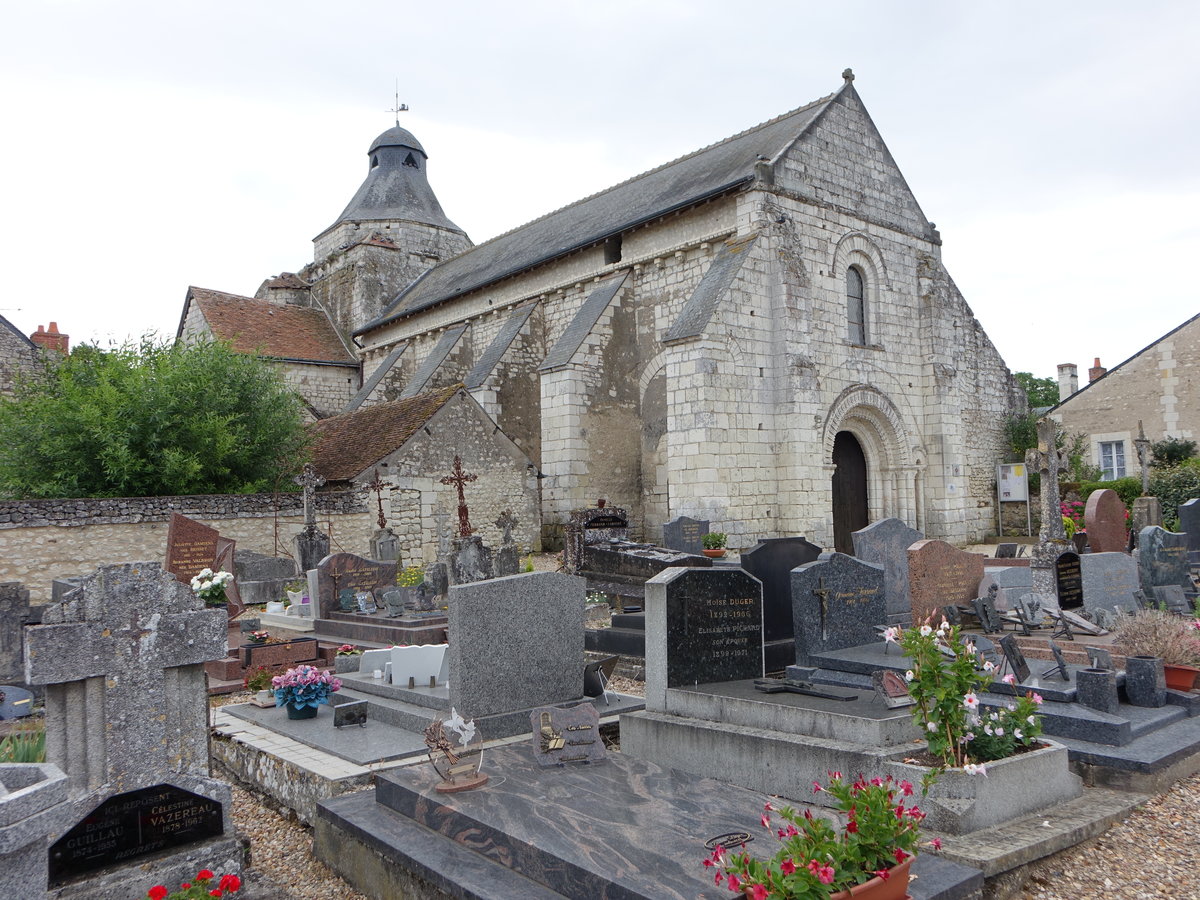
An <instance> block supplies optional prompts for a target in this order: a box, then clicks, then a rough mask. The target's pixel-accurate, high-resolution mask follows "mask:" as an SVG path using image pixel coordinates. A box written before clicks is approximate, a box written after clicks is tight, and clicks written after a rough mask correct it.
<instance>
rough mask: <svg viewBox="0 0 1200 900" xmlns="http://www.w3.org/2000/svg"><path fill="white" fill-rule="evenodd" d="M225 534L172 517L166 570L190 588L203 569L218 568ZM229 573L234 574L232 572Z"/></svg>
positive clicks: (176, 515)
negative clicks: (221, 543) (218, 546)
mask: <svg viewBox="0 0 1200 900" xmlns="http://www.w3.org/2000/svg"><path fill="white" fill-rule="evenodd" d="M220 539H221V532H219V531H217V529H215V528H210V527H209V526H208V525H205V524H204V523H203V522H197V521H196V520H195V519H189V518H188V517H187V516H182V515H180V514H179V513H171V521H170V523H169V524H168V525H167V562H166V565H165V566H163V568H165V569H166V570H167V571H168V572H170V573H171V574H172V575H174V576H175V577H176V578H177V579H178V580H179V581H180V582H182V583H183V584H188V585H190V584H191V582H192V579H193V578H195V577H196V576H197V575H199V574H200V571H201V570H202V569H212V568H214V567H215V566H216V565H217V544H218V542H219V541H220ZM229 571H233V570H232V569H230V570H229Z"/></svg>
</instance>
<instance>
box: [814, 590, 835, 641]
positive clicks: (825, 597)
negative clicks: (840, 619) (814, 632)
mask: <svg viewBox="0 0 1200 900" xmlns="http://www.w3.org/2000/svg"><path fill="white" fill-rule="evenodd" d="M813 593H814V594H816V595H817V596H818V597H819V598H820V599H821V640H823V641H827V640H829V595H830V593H832V592H831V591H830V590H829V588H827V587H825V579H824V578H818V579H817V586H816V587H815V588H813Z"/></svg>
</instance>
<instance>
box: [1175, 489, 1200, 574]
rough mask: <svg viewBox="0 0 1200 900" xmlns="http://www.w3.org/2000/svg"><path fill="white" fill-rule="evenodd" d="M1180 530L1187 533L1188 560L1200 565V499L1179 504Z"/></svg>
mask: <svg viewBox="0 0 1200 900" xmlns="http://www.w3.org/2000/svg"><path fill="white" fill-rule="evenodd" d="M1179 530H1180V532H1182V533H1183V534H1186V535H1187V546H1188V560H1189V561H1190V562H1191V564H1192V565H1194V566H1195V565H1200V500H1195V499H1193V500H1188V501H1187V502H1186V503H1180V504H1179Z"/></svg>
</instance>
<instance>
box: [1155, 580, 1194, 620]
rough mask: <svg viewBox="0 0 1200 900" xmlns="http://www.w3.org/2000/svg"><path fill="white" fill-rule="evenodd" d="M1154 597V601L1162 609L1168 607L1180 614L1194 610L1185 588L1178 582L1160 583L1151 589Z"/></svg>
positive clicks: (1186, 613) (1170, 610) (1169, 610)
mask: <svg viewBox="0 0 1200 900" xmlns="http://www.w3.org/2000/svg"><path fill="white" fill-rule="evenodd" d="M1150 591H1151V594H1152V596H1153V597H1154V603H1155V605H1156V606H1158V607H1159V608H1160V609H1163V608H1166V610H1167V611H1168V612H1173V613H1179V614H1180V615H1185V616H1186V615H1188V614H1189V613H1191V611H1192V607H1191V604H1190V603H1188V600H1187V596H1186V595H1185V594H1184V593H1183V588H1182V587H1180V586H1179V585H1177V584H1160V585H1156V586H1155V587H1152V588H1151V589H1150Z"/></svg>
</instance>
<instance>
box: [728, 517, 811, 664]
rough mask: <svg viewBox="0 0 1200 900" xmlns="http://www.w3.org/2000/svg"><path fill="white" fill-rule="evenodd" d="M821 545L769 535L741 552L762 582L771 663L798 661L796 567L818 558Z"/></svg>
mask: <svg viewBox="0 0 1200 900" xmlns="http://www.w3.org/2000/svg"><path fill="white" fill-rule="evenodd" d="M820 555H821V548H820V547H818V546H817V545H816V544H814V543H812V542H810V541H807V540H805V539H804V538H803V537H786V538H767V539H766V540H763V541H759V542H758V543H757V544H755V545H754V546H753V547H751V548H750V549H749V550H746V551H744V552H743V553H742V555H741V563H742V568H743V569H745V570H746V571H747V572H749V573H750V574H751V575H753V576H754V577H755V578H757V579H758V580H759V581H761V582H762V595H763V636H764V642H765V643H766V645H767V651H766V652H767V667H768V668H769V669H777V668H779V667H780V666H781V665H787V664H788V663H791V662H794V661H795V660H794V657H795V649H794V647H793V641H794V639H795V634H796V632H795V628H794V626H793V623H792V569H794V568H796V567H797V566H802V565H805V564H806V563H810V562H815V561H816V560H817V559H818V558H819V557H820Z"/></svg>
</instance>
